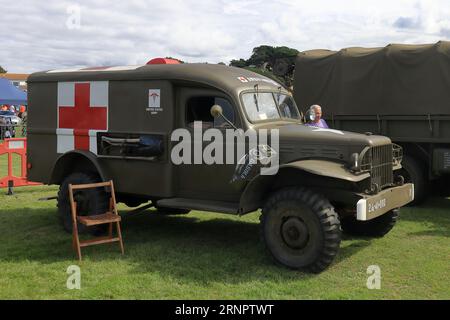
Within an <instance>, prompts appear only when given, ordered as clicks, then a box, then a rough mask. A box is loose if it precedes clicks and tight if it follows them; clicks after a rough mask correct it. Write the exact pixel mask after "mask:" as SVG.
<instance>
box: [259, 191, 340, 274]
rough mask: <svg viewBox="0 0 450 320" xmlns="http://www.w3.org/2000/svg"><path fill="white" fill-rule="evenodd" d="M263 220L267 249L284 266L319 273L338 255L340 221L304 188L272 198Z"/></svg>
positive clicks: (274, 195)
mask: <svg viewBox="0 0 450 320" xmlns="http://www.w3.org/2000/svg"><path fill="white" fill-rule="evenodd" d="M260 220H261V237H262V240H263V242H264V244H265V246H266V249H267V251H268V252H269V253H270V255H271V256H272V257H273V258H274V260H275V261H277V262H279V263H281V264H282V265H285V266H287V267H289V268H293V269H300V268H302V269H306V270H308V271H311V272H315V273H318V272H321V271H323V270H324V269H326V268H327V267H328V266H329V265H330V264H331V263H332V261H333V259H334V257H335V256H336V255H337V252H338V250H339V245H340V242H341V231H340V223H339V218H338V215H337V214H336V212H335V211H334V208H333V206H332V205H331V204H330V203H329V202H328V200H327V199H326V198H324V197H323V196H321V195H319V194H316V193H314V192H312V191H310V190H308V189H305V188H286V189H283V190H280V191H278V192H276V193H275V194H273V195H272V196H271V197H270V198H269V200H268V201H267V203H266V205H265V206H264V208H263V211H262V215H261V217H260Z"/></svg>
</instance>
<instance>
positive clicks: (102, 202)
mask: <svg viewBox="0 0 450 320" xmlns="http://www.w3.org/2000/svg"><path fill="white" fill-rule="evenodd" d="M95 182H100V177H99V176H98V175H96V174H94V173H85V172H75V173H72V174H70V175H69V176H67V177H66V178H65V179H64V181H63V182H62V183H61V185H60V187H59V192H58V203H57V207H58V214H59V217H60V220H61V223H62V225H63V227H64V230H66V231H67V232H69V233H72V214H71V210H70V199H69V184H70V183H71V184H85V183H95ZM74 198H75V201H77V200H78V201H77V214H78V215H84V214H88V215H96V214H102V213H105V212H106V211H107V210H108V206H109V196H108V194H107V193H106V192H105V191H104V189H103V188H92V189H86V190H77V191H74ZM105 230H106V227H105V225H101V226H93V227H86V226H85V225H82V224H80V223H78V232H79V233H90V234H94V235H98V234H101V233H103V232H104V231H105Z"/></svg>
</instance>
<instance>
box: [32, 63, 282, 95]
mask: <svg viewBox="0 0 450 320" xmlns="http://www.w3.org/2000/svg"><path fill="white" fill-rule="evenodd" d="M94 80H171V81H183V82H196V83H200V84H204V85H208V86H213V87H216V88H219V89H222V90H224V91H228V92H233V93H239V92H240V91H242V90H246V89H253V88H254V86H255V85H256V84H258V89H259V90H278V88H279V87H281V90H282V91H283V92H285V93H287V91H286V90H285V89H284V88H283V87H282V86H281V84H279V83H277V82H275V81H274V80H272V79H269V78H267V77H265V76H262V75H260V74H257V73H255V72H252V71H249V70H246V69H242V68H236V67H229V66H224V65H218V64H205V63H183V64H160V65H144V66H128V67H102V68H85V69H71V70H50V71H42V72H37V73H33V74H31V75H30V77H29V78H28V83H35V82H52V81H94Z"/></svg>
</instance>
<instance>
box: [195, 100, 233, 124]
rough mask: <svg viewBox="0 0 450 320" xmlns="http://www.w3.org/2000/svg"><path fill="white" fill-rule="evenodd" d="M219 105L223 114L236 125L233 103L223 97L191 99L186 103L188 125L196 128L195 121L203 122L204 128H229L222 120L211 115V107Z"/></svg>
mask: <svg viewBox="0 0 450 320" xmlns="http://www.w3.org/2000/svg"><path fill="white" fill-rule="evenodd" d="M215 104H218V105H220V106H221V107H222V110H223V114H224V116H225V117H227V118H228V119H229V120H230V121H231V122H232V123H234V118H235V116H234V110H233V106H232V105H231V103H230V102H229V101H228V100H227V99H225V98H221V97H214V96H201V97H191V98H189V99H188V101H187V103H186V125H187V126H188V127H191V128H193V127H194V121H202V124H203V128H204V129H208V128H213V127H214V128H219V129H220V128H229V127H230V125H229V124H228V123H227V122H226V121H225V120H223V119H222V118H214V117H213V116H212V115H211V112H210V110H211V107H212V106H213V105H215Z"/></svg>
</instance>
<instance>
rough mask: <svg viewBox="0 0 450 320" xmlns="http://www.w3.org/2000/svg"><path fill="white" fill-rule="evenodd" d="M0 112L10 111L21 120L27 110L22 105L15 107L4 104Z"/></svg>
mask: <svg viewBox="0 0 450 320" xmlns="http://www.w3.org/2000/svg"><path fill="white" fill-rule="evenodd" d="M0 111H10V112H14V114H15V115H16V116H18V117H19V118H21V119H23V118H24V117H25V116H26V112H27V108H26V106H24V105H20V106H15V105H7V104H4V105H2V106H1V107H0Z"/></svg>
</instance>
